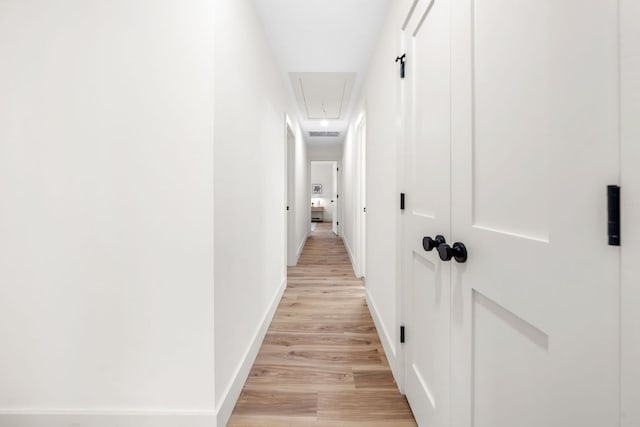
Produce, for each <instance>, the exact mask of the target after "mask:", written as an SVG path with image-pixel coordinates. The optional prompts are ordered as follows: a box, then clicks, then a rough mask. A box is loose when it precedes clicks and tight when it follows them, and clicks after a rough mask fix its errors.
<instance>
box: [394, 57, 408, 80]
mask: <svg viewBox="0 0 640 427" xmlns="http://www.w3.org/2000/svg"><path fill="white" fill-rule="evenodd" d="M406 57H407V54H406V53H403V54H402V56H398V57H397V58H396V62H398V61H400V78H401V79H404V62H405V58H406Z"/></svg>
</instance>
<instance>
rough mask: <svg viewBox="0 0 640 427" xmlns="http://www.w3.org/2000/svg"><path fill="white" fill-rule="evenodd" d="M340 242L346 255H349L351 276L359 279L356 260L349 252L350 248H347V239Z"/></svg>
mask: <svg viewBox="0 0 640 427" xmlns="http://www.w3.org/2000/svg"><path fill="white" fill-rule="evenodd" d="M342 241H343V242H344V247H345V248H346V249H347V254H348V255H349V260H350V261H351V268H352V269H353V274H354V275H355V276H356V277H360V276H358V271H359V269H358V266H357V264H356V258H355V257H354V256H353V252H352V251H351V246H349V239H342Z"/></svg>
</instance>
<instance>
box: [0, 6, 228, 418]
mask: <svg viewBox="0 0 640 427" xmlns="http://www.w3.org/2000/svg"><path fill="white" fill-rule="evenodd" d="M212 22H213V11H212V2H210V1H207V0H193V1H190V2H188V5H187V4H185V2H183V1H178V0H137V1H135V2H131V1H129V0H112V1H107V2H105V1H98V0H59V1H56V2H51V1H45V0H3V1H2V2H0V58H1V62H2V65H1V66H0V93H1V94H2V95H1V96H0V200H1V201H2V208H1V209H0V337H1V342H2V344H1V347H2V349H1V350H0V408H1V409H0V425H2V426H12V427H14V426H23V425H24V426H26V425H28V426H63V425H64V426H68V425H71V424H73V425H83V426H98V425H100V426H102V425H109V426H124V425H127V426H128V425H134V424H135V425H138V426H146V425H154V426H168V425H177V424H180V425H182V426H196V425H197V426H204V425H209V426H210V425H212V424H213V423H215V419H214V360H213V358H214V339H213V334H214V325H213V321H214V317H213V309H214V302H213V132H214V130H213V115H214V109H213V71H214V70H213V67H214V66H213V25H212ZM133 413H136V414H137V415H133ZM169 413H171V414H173V415H166V416H165V415H164V414H169ZM37 414H41V415H37ZM51 414H55V415H51ZM134 420H135V421H134Z"/></svg>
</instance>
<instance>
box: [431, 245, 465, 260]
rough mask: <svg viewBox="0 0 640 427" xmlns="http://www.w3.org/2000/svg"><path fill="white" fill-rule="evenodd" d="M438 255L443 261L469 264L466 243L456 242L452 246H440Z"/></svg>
mask: <svg viewBox="0 0 640 427" xmlns="http://www.w3.org/2000/svg"><path fill="white" fill-rule="evenodd" d="M438 255H439V256H440V259H441V260H442V261H451V258H453V259H455V260H456V262H459V263H464V262H467V248H466V246H465V245H464V243H460V242H455V243H454V244H453V247H452V246H449V245H447V244H446V243H445V244H442V245H440V246H438Z"/></svg>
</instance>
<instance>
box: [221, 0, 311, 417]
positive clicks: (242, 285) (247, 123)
mask: <svg viewBox="0 0 640 427" xmlns="http://www.w3.org/2000/svg"><path fill="white" fill-rule="evenodd" d="M214 3H215V5H216V21H215V28H216V37H215V43H216V44H215V49H216V58H217V60H216V70H215V71H216V72H215V79H216V105H215V114H216V128H215V153H216V157H215V159H216V160H215V182H216V184H215V217H216V223H215V233H216V241H215V253H216V259H215V283H216V307H215V323H216V331H215V346H216V349H217V352H216V398H217V403H216V407H217V408H218V410H219V414H218V420H219V424H224V423H225V421H226V419H227V417H228V416H229V414H230V413H231V411H232V409H233V406H234V404H235V402H236V399H237V397H238V395H239V393H240V391H241V389H242V386H243V384H244V381H245V379H246V376H247V375H248V373H249V370H250V368H251V364H252V363H253V359H254V357H255V355H256V354H257V351H258V349H259V346H260V344H261V341H262V338H263V336H264V333H265V332H266V329H267V326H268V324H269V321H270V319H271V316H272V315H273V313H274V310H275V308H276V306H277V304H278V302H279V299H280V296H281V294H282V292H283V291H284V286H285V285H286V256H285V253H286V251H285V248H286V247H285V245H286V241H285V235H286V233H285V224H286V219H285V215H286V214H285V212H286V210H285V207H286V199H285V191H284V189H285V179H286V178H285V177H286V171H285V163H284V162H285V158H286V151H285V150H286V126H285V113H287V110H288V97H287V96H286V93H287V92H286V91H285V86H284V81H283V80H282V79H281V75H280V73H279V72H278V70H277V69H276V64H275V61H274V59H273V55H272V53H271V49H270V48H269V46H268V45H267V43H266V37H265V34H264V30H263V27H262V24H261V23H260V21H259V19H258V17H257V14H256V10H255V4H254V2H253V1H252V0H217V1H216V2H214ZM289 116H290V117H292V114H291V110H289ZM295 126H296V125H295V124H294V127H295ZM297 133H298V135H299V131H298V132H297ZM297 144H298V145H299V143H297ZM297 151H298V153H300V155H301V156H302V155H303V153H304V152H303V151H301V150H297ZM300 173H302V172H300Z"/></svg>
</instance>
